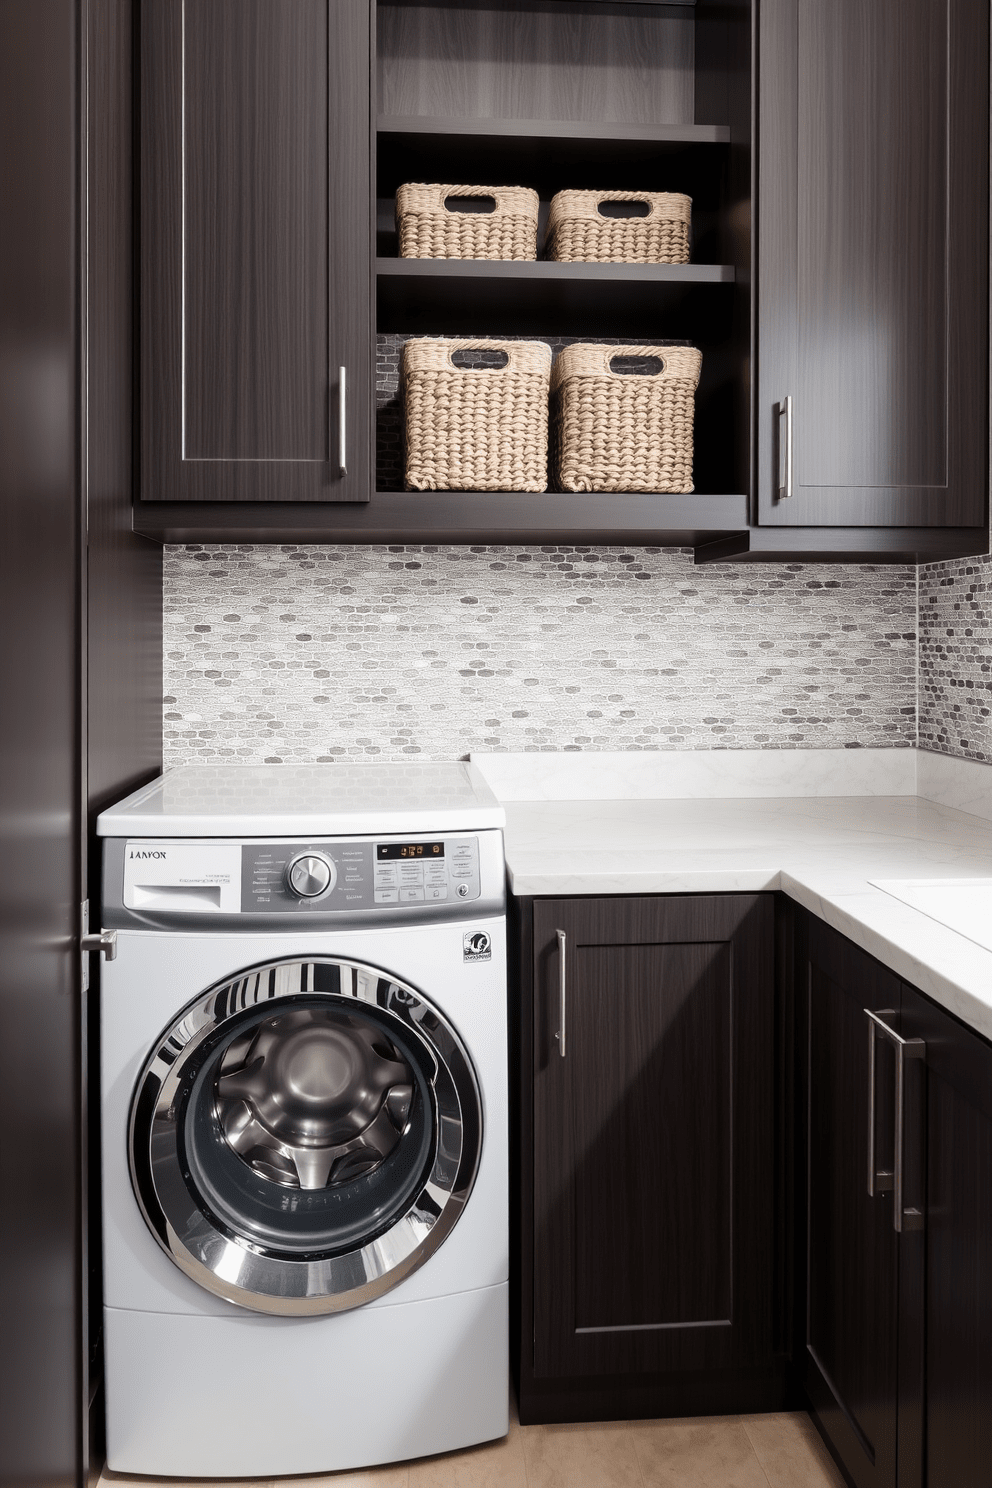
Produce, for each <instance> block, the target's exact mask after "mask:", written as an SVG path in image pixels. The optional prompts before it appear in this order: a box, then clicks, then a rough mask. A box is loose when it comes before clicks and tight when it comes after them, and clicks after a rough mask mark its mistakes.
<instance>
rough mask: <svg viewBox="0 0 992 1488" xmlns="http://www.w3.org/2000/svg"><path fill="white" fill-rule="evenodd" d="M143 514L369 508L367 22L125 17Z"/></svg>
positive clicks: (329, 17) (236, 1) (206, 4)
mask: <svg viewBox="0 0 992 1488" xmlns="http://www.w3.org/2000/svg"><path fill="white" fill-rule="evenodd" d="M140 27H141V35H140V69H139V81H140V92H139V98H140V132H141V212H140V244H141V247H140V318H141V356H140V370H141V399H140V424H139V446H140V451H141V460H140V468H141V497H142V500H144V501H214V502H217V501H225V502H234V501H236V502H258V501H296V502H303V501H321V502H328V501H332V502H335V501H348V502H358V501H360V502H365V501H368V499H369V492H370V475H371V417H370V408H371V396H372V347H371V336H372V321H371V310H370V295H371V279H370V274H371V264H370V253H371V223H370V213H369V180H370V174H369V173H370V165H369V149H370V127H371V126H370V119H369V67H370V21H369V7H368V4H367V3H362V0H291V3H287V0H144V3H143V4H142V5H141V7H140Z"/></svg>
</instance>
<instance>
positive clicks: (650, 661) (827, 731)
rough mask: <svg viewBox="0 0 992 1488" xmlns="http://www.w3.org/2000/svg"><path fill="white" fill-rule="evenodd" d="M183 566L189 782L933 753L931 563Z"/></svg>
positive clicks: (180, 756)
mask: <svg viewBox="0 0 992 1488" xmlns="http://www.w3.org/2000/svg"><path fill="white" fill-rule="evenodd" d="M165 562H166V567H165V575H166V578H165V680H166V699H165V739H164V748H165V762H166V764H169V765H175V764H182V763H191V762H195V761H204V760H206V761H209V760H231V761H239V762H243V763H264V762H267V761H287V762H288V761H313V760H334V759H341V758H350V759H371V758H380V759H402V758H404V757H412V756H420V757H421V758H425V759H458V758H461V757H463V756H465V755H466V754H468V753H469V752H470V751H472V750H473V749H475V750H556V749H590V750H594V749H637V750H640V749H668V750H681V749H712V748H728V749H740V748H768V749H787V748H804V747H805V748H829V747H848V748H856V747H861V748H871V747H882V746H893V745H904V746H909V745H912V744H914V743H915V742H916V633H915V631H916V573H915V570H914V569H913V568H912V567H895V566H892V567H890V566H882V567H872V566H863V567H857V566H853V565H837V566H823V565H803V564H788V565H782V566H770V565H756V566H755V567H753V568H742V567H738V566H736V565H732V564H727V565H718V566H713V567H707V568H705V569H700V568H695V567H694V566H693V562H692V555H691V553H690V552H688V551H682V550H678V549H657V548H595V549H593V548H579V547H541V548H505V547H476V548H466V547H433V546H431V547H427V546H423V547H393V548H383V547H338V548H331V547H289V546H286V547H234V546H211V547H196V546H191V547H169V548H166V558H165ZM986 738H987V734H986Z"/></svg>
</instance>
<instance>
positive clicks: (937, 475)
mask: <svg viewBox="0 0 992 1488" xmlns="http://www.w3.org/2000/svg"><path fill="white" fill-rule="evenodd" d="M988 31H989V7H988V5H987V4H984V3H976V0H872V3H871V4H865V3H864V0H763V3H762V6H761V15H760V67H759V72H760V78H761V91H760V102H759V139H760V169H759V183H760V184H759V211H758V223H759V228H758V305H759V307H760V310H759V318H758V334H757V353H758V362H757V368H758V370H757V379H756V382H757V388H756V414H757V447H758V478H757V480H758V489H757V498H758V499H757V512H758V519H759V521H760V523H761V525H762V526H770V525H784V526H813V527H833V526H848V527H853V526H862V527H864V526H912V527H967V526H972V525H974V526H979V525H981V524H982V523H983V522H984V521H985V496H986V491H987V486H988V475H987V456H988V398H989V394H988V341H989V322H988V277H989V261H988V244H989V232H988V215H989V189H988V182H989V158H988V135H989V131H988V90H989V52H988Z"/></svg>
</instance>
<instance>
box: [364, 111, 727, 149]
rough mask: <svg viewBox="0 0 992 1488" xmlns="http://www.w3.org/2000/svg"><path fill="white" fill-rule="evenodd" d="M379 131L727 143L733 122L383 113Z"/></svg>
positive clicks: (482, 137) (481, 137) (657, 143)
mask: <svg viewBox="0 0 992 1488" xmlns="http://www.w3.org/2000/svg"><path fill="white" fill-rule="evenodd" d="M377 133H378V134H379V136H380V137H382V136H383V135H393V134H395V135H403V136H405V137H410V136H413V137H415V138H422V139H423V140H425V141H427V140H430V141H434V140H435V139H436V138H437V137H438V136H439V135H453V136H458V137H461V138H470V139H473V140H489V139H498V140H499V141H500V142H501V143H505V142H506V141H507V140H515V139H522V140H525V141H527V142H528V143H537V142H543V141H547V140H556V141H561V140H576V141H579V142H582V143H586V144H588V143H595V142H596V141H602V142H604V143H607V144H610V145H617V144H624V145H628V144H630V145H651V146H664V145H674V146H676V147H679V146H682V145H727V144H729V143H730V127H729V125H726V124H600V123H592V124H590V123H586V122H584V121H582V120H573V119H487V118H478V119H470V118H464V117H459V118H445V117H444V116H443V115H426V114H408V115H397V114H393V115H390V114H380V115H379V119H378V121H377Z"/></svg>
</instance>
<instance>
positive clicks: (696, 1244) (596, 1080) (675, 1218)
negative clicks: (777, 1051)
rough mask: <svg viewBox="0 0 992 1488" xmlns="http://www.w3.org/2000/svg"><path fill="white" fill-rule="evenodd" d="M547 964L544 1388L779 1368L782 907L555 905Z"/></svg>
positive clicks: (730, 899)
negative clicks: (776, 1205) (776, 947)
mask: <svg viewBox="0 0 992 1488" xmlns="http://www.w3.org/2000/svg"><path fill="white" fill-rule="evenodd" d="M559 928H561V929H563V930H564V931H565V932H566V935H567V940H568V952H567V954H568V957H569V961H568V972H567V986H568V1014H567V1016H568V1020H569V1043H568V1050H567V1057H566V1058H565V1059H561V1058H560V1056H559V1053H558V1045H557V1043H556V1042H555V1040H554V1032H555V1030H556V1028H557V1026H558V1024H557V1017H558V1000H557V975H558V953H557V940H556V931H557V929H559ZM534 957H535V997H534V1033H533V1038H534V1049H533V1059H534V1081H535V1084H534V1142H535V1160H534V1161H535V1166H534V1218H533V1223H534V1235H533V1246H534V1280H533V1286H534V1309H535V1312H534V1339H535V1342H534V1361H533V1367H534V1375H535V1378H536V1379H537V1380H538V1381H540V1380H541V1379H542V1378H544V1379H553V1378H555V1377H558V1378H562V1377H565V1378H572V1379H575V1380H576V1381H578V1380H580V1379H581V1378H582V1377H583V1376H598V1377H600V1378H601V1380H605V1379H607V1378H608V1377H610V1376H616V1375H626V1374H631V1373H645V1374H646V1373H652V1372H653V1373H658V1372H666V1371H667V1372H670V1373H672V1374H677V1373H679V1372H681V1371H686V1370H713V1371H720V1370H724V1371H726V1370H727V1369H730V1368H733V1367H735V1366H737V1367H740V1366H746V1365H752V1366H754V1365H760V1364H762V1363H767V1362H768V1360H769V1358H770V1337H771V1316H770V1314H771V1274H770V1262H771V1226H772V1210H773V1199H772V1190H771V1163H772V1145H771V1109H772V1093H771V1049H772V1021H771V1005H772V927H771V904H770V900H768V899H767V898H765V897H763V896H734V895H728V896H720V897H699V898H697V897H687V898H671V899H660V898H659V899H614V900H559V901H554V900H551V901H541V900H539V901H537V902H536V904H535V910H534Z"/></svg>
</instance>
